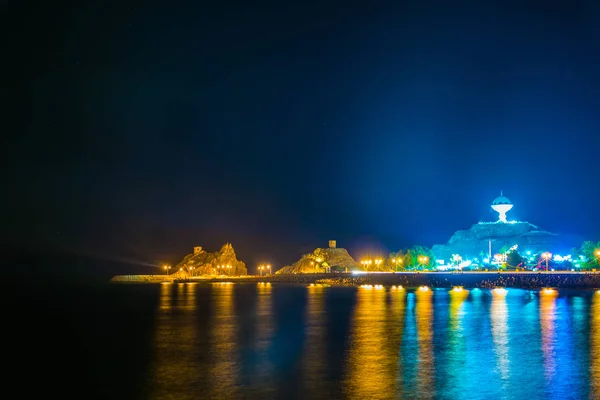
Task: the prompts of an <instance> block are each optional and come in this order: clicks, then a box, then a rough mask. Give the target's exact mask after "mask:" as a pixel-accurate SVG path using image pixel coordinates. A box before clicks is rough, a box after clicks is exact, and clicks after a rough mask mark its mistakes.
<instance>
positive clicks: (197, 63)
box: [0, 0, 600, 272]
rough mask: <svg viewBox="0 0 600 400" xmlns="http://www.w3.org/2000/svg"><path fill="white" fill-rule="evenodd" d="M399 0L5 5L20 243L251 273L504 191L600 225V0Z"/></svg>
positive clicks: (424, 235)
mask: <svg viewBox="0 0 600 400" xmlns="http://www.w3.org/2000/svg"><path fill="white" fill-rule="evenodd" d="M91 3H95V5H89V4H91ZM129 3H131V4H129ZM383 3H384V2H382V4H377V2H364V1H362V2H348V1H345V2H329V3H328V2H314V3H310V2H298V3H292V2H285V1H283V2H274V3H271V4H269V3H258V2H251V1H241V2H239V3H233V2H227V1H218V2H212V4H210V3H208V2H200V1H179V2H167V1H164V2H153V1H145V2H135V4H134V2H129V1H127V0H121V1H115V2H99V1H97V2H85V1H74V2H72V4H68V3H61V2H59V3H58V4H57V3H56V2H47V1H44V2H41V1H40V2H33V3H32V2H3V3H2V4H3V5H1V6H0V7H2V9H3V10H4V12H3V13H4V15H5V17H8V18H7V20H8V21H7V28H8V35H7V37H8V41H9V44H8V49H7V50H6V51H7V52H8V54H9V56H8V57H7V58H6V59H5V61H4V64H5V66H6V65H8V67H9V72H8V73H5V74H3V75H4V78H5V84H6V87H8V89H9V90H8V91H7V92H5V94H6V93H8V94H9V95H8V96H7V98H6V105H5V106H4V107H3V109H4V111H5V112H6V111H8V112H6V116H5V117H3V122H2V125H3V126H4V129H2V130H3V131H4V132H7V133H8V134H7V135H6V136H5V137H4V139H3V141H4V142H3V143H4V146H3V150H4V151H3V157H2V158H3V159H2V163H3V165H4V168H3V170H5V171H7V172H8V174H7V175H6V178H5V183H4V187H5V191H4V192H3V197H4V199H3V203H4V206H3V207H2V208H1V210H2V221H3V222H2V224H1V229H2V246H3V247H5V248H12V249H21V250H24V251H29V250H31V251H33V250H37V251H41V250H43V251H54V252H57V251H63V252H73V253H79V254H86V255H92V256H95V257H101V258H106V259H121V260H132V261H133V262H139V263H149V264H158V263H162V262H171V263H174V262H176V261H178V260H179V259H181V258H182V257H183V256H184V255H185V254H187V253H189V252H191V248H192V246H194V245H202V246H204V247H205V248H207V249H208V250H209V251H214V250H217V249H218V248H220V246H221V245H222V244H224V243H225V242H231V243H232V244H233V245H234V247H235V249H236V251H237V253H238V256H239V257H240V258H241V259H242V260H243V261H245V262H246V263H247V264H248V265H249V267H250V268H249V269H250V271H251V272H252V271H253V268H254V266H255V265H256V263H258V262H262V261H266V262H271V263H273V264H274V265H275V266H277V267H280V266H283V265H284V264H287V263H291V262H293V261H295V260H296V259H297V258H299V256H300V255H301V254H302V253H306V252H309V251H312V250H313V249H314V248H315V247H319V246H321V247H325V246H326V245H327V240H328V239H337V241H338V246H339V247H346V248H348V249H349V250H350V252H351V254H352V255H354V256H355V257H360V255H361V254H363V253H364V252H366V251H373V250H375V249H381V250H386V251H387V250H389V251H392V250H393V251H395V250H398V249H400V248H402V247H407V246H412V245H414V244H422V245H426V246H431V245H433V244H435V243H441V242H446V241H447V240H448V238H449V237H450V235H451V234H452V233H453V232H454V231H455V230H457V229H466V228H468V227H469V226H470V225H471V224H473V223H476V222H478V221H481V220H493V219H495V214H494V213H493V211H492V210H491V209H490V207H489V204H490V203H491V201H492V200H493V199H494V198H495V197H496V196H497V195H499V194H500V190H503V191H504V194H505V195H506V196H508V197H509V198H510V199H511V200H512V201H513V202H514V203H515V207H514V209H513V211H511V212H510V213H509V218H513V219H519V220H527V221H530V222H532V223H535V224H538V225H540V226H541V227H543V228H546V229H548V230H551V231H557V232H564V233H577V234H580V235H583V236H585V237H586V238H590V239H599V238H600V225H599V224H598V222H599V221H600V210H599V209H598V204H600V188H599V185H598V175H599V173H600V165H599V161H598V154H599V152H600V135H599V132H600V94H599V90H600V73H599V71H600V2H598V1H595V0H589V1H576V0H565V1H560V2H555V1H526V0H521V1H466V2H448V1H442V0H438V1H425V0H415V1H406V2H401V1H397V2H385V4H383ZM450 3H452V5H450ZM484 3H485V4H484ZM5 54H6V53H5ZM7 139H8V142H6V140H7Z"/></svg>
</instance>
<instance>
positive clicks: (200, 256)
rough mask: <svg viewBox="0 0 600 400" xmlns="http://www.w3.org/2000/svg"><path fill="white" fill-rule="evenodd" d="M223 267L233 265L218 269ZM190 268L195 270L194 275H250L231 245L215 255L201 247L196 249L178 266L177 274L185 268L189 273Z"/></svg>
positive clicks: (227, 244) (222, 248)
mask: <svg viewBox="0 0 600 400" xmlns="http://www.w3.org/2000/svg"><path fill="white" fill-rule="evenodd" d="M222 265H225V266H227V265H231V268H230V269H229V268H224V269H221V268H218V266H222ZM190 267H192V268H193V270H192V271H193V274H194V275H248V270H247V269H246V264H244V262H242V261H239V260H238V259H237V257H236V255H235V250H234V249H233V246H232V245H231V244H230V243H226V244H225V245H223V247H221V250H219V251H217V252H215V253H209V252H207V251H206V250H204V249H202V248H201V247H195V248H194V252H193V253H191V254H188V255H187V256H185V257H184V258H183V260H181V261H180V262H179V264H177V266H176V267H175V272H177V271H179V270H180V269H181V268H183V270H184V271H187V273H189V271H190Z"/></svg>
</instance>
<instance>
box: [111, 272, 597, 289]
mask: <svg viewBox="0 0 600 400" xmlns="http://www.w3.org/2000/svg"><path fill="white" fill-rule="evenodd" d="M110 282H111V283H118V284H161V283H163V282H174V283H183V282H194V283H206V284H210V283H224V282H231V283H263V282H264V283H282V284H305V285H309V284H326V285H331V286H358V285H383V286H392V285H401V286H403V287H406V288H413V287H414V288H416V287H419V286H423V285H425V286H429V287H431V288H452V287H454V286H463V287H465V288H482V289H484V288H494V287H498V286H501V287H508V288H519V289H541V288H545V287H552V288H556V289H595V290H597V289H600V273H599V272H500V273H498V272H463V273H456V272H453V273H446V272H396V273H392V272H390V273H364V274H352V273H333V274H331V273H330V274H278V275H267V276H255V275H248V276H219V277H217V276H205V277H190V278H185V279H179V278H178V277H177V276H175V274H173V275H117V276H115V277H113V278H112V279H111V280H110Z"/></svg>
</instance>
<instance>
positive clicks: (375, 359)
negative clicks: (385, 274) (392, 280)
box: [344, 286, 398, 400]
mask: <svg viewBox="0 0 600 400" xmlns="http://www.w3.org/2000/svg"><path fill="white" fill-rule="evenodd" d="M356 296H357V299H356V308H355V312H354V319H353V327H352V334H351V345H350V354H349V357H348V363H347V373H346V375H347V376H346V379H345V382H344V389H345V390H346V392H347V397H348V398H350V399H361V400H362V399H388V398H394V397H395V396H394V393H395V374H394V373H393V372H392V371H394V369H395V367H396V361H397V359H398V357H397V351H398V349H397V348H396V349H395V352H394V354H388V353H386V350H389V347H388V346H387V343H386V341H388V340H390V339H391V338H388V337H386V306H387V305H386V298H387V292H386V291H385V289H384V288H375V287H368V286H367V287H360V288H358V289H357V294H356Z"/></svg>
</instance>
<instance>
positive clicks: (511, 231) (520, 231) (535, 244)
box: [432, 222, 577, 260]
mask: <svg viewBox="0 0 600 400" xmlns="http://www.w3.org/2000/svg"><path fill="white" fill-rule="evenodd" d="M490 240H491V242H492V254H495V253H498V252H500V249H502V248H510V247H512V246H514V245H518V251H519V252H521V253H523V252H525V251H531V252H532V254H538V253H541V252H545V251H550V252H566V251H568V250H569V249H570V248H571V247H573V246H575V245H576V243H577V242H576V240H575V239H574V238H571V237H566V236H561V235H558V234H555V233H551V232H547V231H544V230H541V229H540V228H539V227H537V226H535V225H533V224H530V223H529V222H515V223H503V222H489V223H486V222H483V223H479V224H475V225H473V226H472V227H471V228H470V229H468V230H460V231H456V232H455V233H454V234H453V235H452V237H451V238H450V240H449V241H448V243H446V244H438V245H435V246H433V248H432V250H433V253H434V254H435V256H436V258H438V259H445V260H448V259H450V257H452V254H460V255H461V256H462V257H463V258H477V257H480V256H481V255H482V254H485V257H487V255H488V246H489V241H490Z"/></svg>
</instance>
